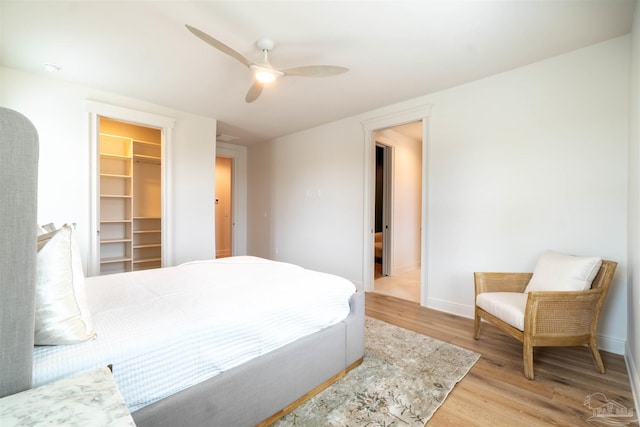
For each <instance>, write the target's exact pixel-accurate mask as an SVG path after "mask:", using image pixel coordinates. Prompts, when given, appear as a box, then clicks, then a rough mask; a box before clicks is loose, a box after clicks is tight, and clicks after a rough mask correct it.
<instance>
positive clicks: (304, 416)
mask: <svg viewBox="0 0 640 427" xmlns="http://www.w3.org/2000/svg"><path fill="white" fill-rule="evenodd" d="M365 342H366V349H365V356H364V361H363V362H362V364H361V365H360V366H358V367H357V368H355V369H353V370H351V371H350V372H349V373H347V375H346V376H345V377H344V378H342V379H340V380H339V381H337V382H335V383H334V384H332V385H331V386H330V387H328V388H327V389H325V390H323V391H322V392H320V393H318V394H317V395H316V396H314V397H312V398H311V399H309V400H308V401H306V402H305V403H303V404H302V405H301V406H299V407H298V408H296V409H295V410H294V411H293V412H291V413H289V414H288V415H287V416H285V417H283V418H282V419H280V420H279V421H278V422H277V423H275V424H274V426H277V427H288V426H308V427H316V426H317V427H320V426H322V427H324V426H336V427H337V426H340V427H357V426H371V427H373V426H376V427H378V426H384V427H391V426H416V427H422V426H424V425H425V424H426V422H427V421H429V419H430V418H431V417H432V416H433V414H434V412H435V411H436V409H438V407H439V406H440V405H441V404H442V403H443V402H444V400H445V398H446V397H447V396H448V395H449V393H450V392H451V390H452V389H453V387H454V386H455V385H456V384H457V383H458V382H459V381H460V380H461V379H462V378H464V376H465V375H466V374H467V373H468V372H469V370H470V369H471V367H472V366H473V365H474V363H475V362H476V361H477V360H478V358H479V357H480V355H479V354H478V353H475V352H473V351H470V350H466V349H463V348H460V347H457V346H454V345H451V344H448V343H445V342H442V341H438V340H436V339H433V338H429V337H427V336H425V335H421V334H417V333H415V332H412V331H409V330H407V329H402V328H399V327H397V326H394V325H390V324H388V323H385V322H382V321H379V320H376V319H372V318H367V319H366V335H365Z"/></svg>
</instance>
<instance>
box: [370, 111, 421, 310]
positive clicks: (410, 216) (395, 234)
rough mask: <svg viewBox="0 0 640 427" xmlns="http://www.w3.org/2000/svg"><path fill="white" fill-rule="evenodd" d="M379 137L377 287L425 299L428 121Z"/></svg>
mask: <svg viewBox="0 0 640 427" xmlns="http://www.w3.org/2000/svg"><path fill="white" fill-rule="evenodd" d="M374 138H375V143H376V162H375V164H376V171H375V175H376V178H375V186H376V188H375V221H374V223H375V227H374V254H375V255H374V291H375V292H379V293H384V294H387V295H392V296H396V297H399V298H403V299H407V300H410V301H414V302H420V282H421V248H422V238H421V235H422V233H421V228H422V227H421V223H422V122H421V121H417V122H414V123H408V124H405V125H401V126H394V127H391V128H387V129H382V130H379V131H376V132H375V133H374Z"/></svg>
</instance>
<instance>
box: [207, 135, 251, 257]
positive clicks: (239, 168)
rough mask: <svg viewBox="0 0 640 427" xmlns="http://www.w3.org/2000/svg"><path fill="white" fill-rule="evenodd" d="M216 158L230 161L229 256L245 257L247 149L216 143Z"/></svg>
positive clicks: (240, 146) (225, 143)
mask: <svg viewBox="0 0 640 427" xmlns="http://www.w3.org/2000/svg"><path fill="white" fill-rule="evenodd" d="M216 156H220V157H227V158H230V159H231V254H232V255H233V256H239V255H246V254H247V147H245V146H242V145H235V144H230V143H227V142H216ZM214 194H215V183H214ZM214 228H215V227H214Z"/></svg>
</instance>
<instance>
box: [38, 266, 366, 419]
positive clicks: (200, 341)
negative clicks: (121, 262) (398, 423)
mask: <svg viewBox="0 0 640 427" xmlns="http://www.w3.org/2000/svg"><path fill="white" fill-rule="evenodd" d="M86 286H87V298H88V303H89V308H90V310H91V314H92V316H93V321H94V327H95V329H96V332H97V336H96V338H94V339H92V340H90V341H87V342H84V343H81V344H74V345H63V346H38V347H35V350H34V369H33V373H34V380H33V381H34V384H33V385H34V386H38V385H41V384H46V383H48V382H51V381H55V380H57V379H60V378H63V377H67V376H70V375H73V374H76V373H81V372H84V371H87V370H91V369H94V368H98V367H102V366H105V365H107V364H112V365H113V375H114V378H115V380H116V382H117V384H118V387H119V388H120V391H121V393H122V395H123V397H124V399H125V402H126V403H127V405H128V407H129V409H130V410H131V411H135V410H137V409H140V408H142V407H144V406H146V405H149V404H151V403H153V402H155V401H157V400H160V399H162V398H164V397H167V396H169V395H171V394H174V393H176V392H178V391H180V390H183V389H185V388H187V387H189V386H191V385H194V384H197V383H199V382H202V381H204V380H206V379H209V378H211V377H213V376H215V375H216V374H218V373H220V372H224V371H226V370H228V369H231V368H233V367H234V366H237V365H239V364H241V363H243V362H246V361H248V360H250V359H252V358H255V357H258V356H260V355H263V354H265V353H267V352H269V351H272V350H274V349H277V348H279V347H281V346H283V345H286V344H288V343H290V342H292V341H295V340H296V339H299V338H301V337H303V336H306V335H310V334H312V333H314V332H317V331H319V330H321V329H323V328H326V327H328V326H331V325H333V324H336V323H338V322H340V321H341V320H343V319H344V318H345V317H346V316H347V315H348V313H349V298H350V297H351V295H352V294H353V293H355V291H356V290H355V287H354V285H353V284H352V283H351V282H349V281H347V280H345V279H343V278H340V277H337V276H334V275H330V274H325V273H319V272H313V271H310V270H306V269H303V268H301V267H299V266H295V265H292V264H287V263H281V262H273V261H267V260H264V259H261V258H255V257H233V258H224V259H220V260H213V261H200V262H192V263H187V264H183V265H181V266H177V267H169V268H163V269H156V270H145V271H139V272H133V273H121V274H115V275H108V276H98V277H91V278H88V279H87V281H86Z"/></svg>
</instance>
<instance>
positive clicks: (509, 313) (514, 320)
mask: <svg viewBox="0 0 640 427" xmlns="http://www.w3.org/2000/svg"><path fill="white" fill-rule="evenodd" d="M527 297H528V295H527V294H525V293H520V292H484V293H481V294H478V296H477V298H476V305H477V306H478V307H480V308H481V309H483V310H484V311H486V312H487V313H490V314H493V315H494V316H496V317H497V318H499V319H501V320H503V321H505V322H507V323H508V324H510V325H511V326H513V327H514V328H518V329H520V330H521V331H524V310H525V308H526V306H527Z"/></svg>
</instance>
